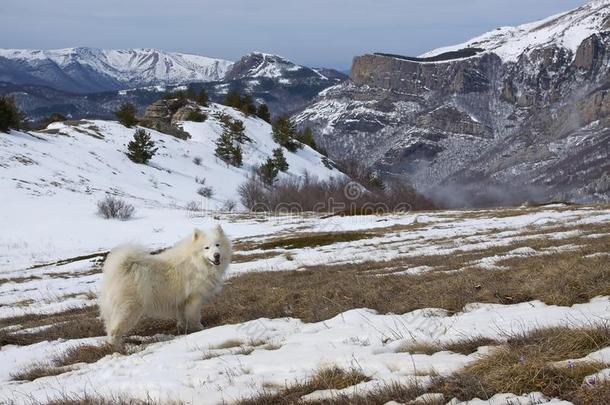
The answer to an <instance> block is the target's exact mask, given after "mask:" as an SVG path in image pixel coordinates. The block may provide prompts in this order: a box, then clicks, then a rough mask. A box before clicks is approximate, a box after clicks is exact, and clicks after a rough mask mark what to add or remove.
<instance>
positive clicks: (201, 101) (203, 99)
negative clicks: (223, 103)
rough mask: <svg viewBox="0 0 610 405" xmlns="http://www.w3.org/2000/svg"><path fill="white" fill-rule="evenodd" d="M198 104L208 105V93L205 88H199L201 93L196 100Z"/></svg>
mask: <svg viewBox="0 0 610 405" xmlns="http://www.w3.org/2000/svg"><path fill="white" fill-rule="evenodd" d="M195 101H196V102H197V104H199V105H200V106H204V107H206V106H207V105H208V102H209V99H208V93H206V92H205V89H201V90H199V94H198V95H197V99H196V100H195Z"/></svg>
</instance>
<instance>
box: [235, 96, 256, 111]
mask: <svg viewBox="0 0 610 405" xmlns="http://www.w3.org/2000/svg"><path fill="white" fill-rule="evenodd" d="M240 104H241V105H240V107H239V109H240V111H241V112H242V113H244V115H246V116H250V115H253V114H256V105H255V104H254V101H253V100H252V96H251V95H249V94H244V95H243V97H242V98H241V100H240Z"/></svg>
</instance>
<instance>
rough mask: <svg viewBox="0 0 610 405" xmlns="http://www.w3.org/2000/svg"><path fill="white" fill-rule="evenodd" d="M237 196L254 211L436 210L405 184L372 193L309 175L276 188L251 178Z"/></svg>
mask: <svg viewBox="0 0 610 405" xmlns="http://www.w3.org/2000/svg"><path fill="white" fill-rule="evenodd" d="M238 193H239V195H240V198H241V202H242V204H243V205H244V206H245V207H246V208H248V209H250V210H252V211H274V212H286V213H297V212H306V211H309V212H312V211H313V212H320V213H321V212H328V213H333V214H341V215H373V214H383V213H387V212H398V211H400V212H406V211H411V210H423V209H431V208H434V205H433V204H432V202H431V201H429V200H428V199H426V198H425V197H423V196H422V195H420V194H419V193H417V192H416V191H415V189H413V188H412V187H410V186H409V185H407V184H404V183H398V182H396V183H392V184H391V185H388V186H384V187H383V188H377V189H375V190H373V191H371V190H368V189H366V188H365V187H363V186H362V185H361V184H360V183H357V182H354V181H350V180H349V179H347V178H331V179H328V180H324V181H320V180H318V179H317V178H315V177H312V176H310V175H308V174H307V173H305V175H304V176H303V178H301V179H295V178H288V179H281V180H278V181H276V182H275V183H273V185H269V184H266V183H265V181H264V180H261V179H259V178H257V177H256V176H251V177H250V178H249V179H248V180H247V181H246V182H245V183H244V184H242V185H241V186H240V187H239V189H238Z"/></svg>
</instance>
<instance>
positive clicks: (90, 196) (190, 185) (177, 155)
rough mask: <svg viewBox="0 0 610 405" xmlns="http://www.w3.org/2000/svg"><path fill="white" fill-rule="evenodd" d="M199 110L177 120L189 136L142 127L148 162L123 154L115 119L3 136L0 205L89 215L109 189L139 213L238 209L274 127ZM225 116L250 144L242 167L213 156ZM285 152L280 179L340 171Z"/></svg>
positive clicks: (312, 156)
mask: <svg viewBox="0 0 610 405" xmlns="http://www.w3.org/2000/svg"><path fill="white" fill-rule="evenodd" d="M201 111H202V112H203V113H205V114H206V115H207V117H208V118H207V120H206V121H205V122H191V121H181V122H179V123H177V125H179V126H181V127H182V129H183V130H184V131H186V132H187V133H188V134H189V135H190V137H189V138H188V139H179V138H177V137H174V136H171V135H167V134H164V133H161V132H158V131H155V130H152V129H149V128H145V130H146V131H147V132H148V133H149V134H150V135H151V137H152V139H153V140H154V142H155V144H156V146H157V147H158V151H157V153H156V155H155V156H154V157H153V158H152V159H151V161H150V162H149V163H148V164H146V165H141V164H135V163H133V162H132V161H131V160H129V158H128V157H127V156H126V153H125V152H126V151H127V144H128V142H129V141H131V140H132V139H133V134H134V132H135V128H131V129H130V128H126V127H124V126H123V125H121V124H119V123H117V122H115V121H102V120H80V121H66V122H57V123H53V124H51V125H49V127H48V128H46V129H45V130H42V131H39V132H31V133H23V132H17V131H13V132H11V133H9V134H1V135H2V136H0V161H2V162H3V163H2V164H1V165H0V188H2V189H4V190H11V192H10V193H6V195H5V196H3V204H6V206H7V207H14V206H18V205H19V206H22V205H23V204H24V202H25V201H27V204H31V207H32V209H34V207H35V206H39V205H40V204H43V205H45V207H47V208H49V207H55V208H52V209H51V211H53V210H55V209H56V210H58V212H59V211H61V212H64V211H62V210H65V209H66V207H68V209H69V210H71V211H72V212H80V213H87V212H91V213H94V212H95V209H96V208H95V207H96V202H97V201H98V200H100V199H101V198H103V197H104V196H105V195H106V193H111V194H116V195H119V196H121V197H122V198H123V199H125V200H127V201H128V202H129V203H130V204H133V205H134V206H135V208H136V213H137V212H140V213H142V212H148V211H151V210H154V209H158V208H162V207H164V208H173V209H175V210H176V213H179V212H180V211H184V212H185V213H184V214H182V215H187V214H186V211H187V210H186V208H185V207H186V206H187V205H189V202H192V201H195V202H196V203H197V204H195V206H198V207H202V206H203V207H204V208H209V209H217V208H222V207H226V206H227V203H228V202H229V201H233V202H236V203H237V205H238V206H239V195H238V192H237V189H238V187H239V185H240V184H242V183H243V182H244V181H245V180H246V178H247V177H248V176H250V174H251V172H252V170H253V169H254V168H255V167H256V166H258V165H260V164H261V163H263V162H265V161H266V159H267V158H268V157H271V156H272V151H273V149H274V148H277V147H278V145H277V144H276V143H275V142H274V141H273V139H272V133H271V126H270V125H269V124H268V123H266V122H265V121H263V120H261V119H258V118H254V117H245V116H244V115H243V114H242V113H240V112H239V111H236V110H234V109H232V108H229V107H225V106H221V105H217V104H211V105H210V106H209V107H205V108H201ZM222 115H229V116H231V117H232V118H233V119H238V120H241V121H242V122H243V123H244V126H245V135H246V136H247V137H248V138H249V141H246V142H244V144H243V145H242V150H243V166H242V167H240V168H237V167H233V166H228V165H227V164H225V163H224V162H222V161H221V160H220V159H218V158H217V157H215V156H214V150H215V147H216V145H215V142H216V140H217V138H218V137H219V136H220V134H221V133H222V132H223V126H222V124H221V121H220V119H221V116H222ZM284 155H285V157H286V160H287V162H288V164H289V168H288V171H287V172H285V173H280V177H282V178H293V179H296V178H299V177H300V176H303V173H304V171H307V172H308V173H310V174H311V175H314V176H316V177H318V178H320V179H328V178H330V177H341V176H343V174H341V173H340V172H339V171H338V170H336V169H332V168H329V167H327V166H326V165H325V164H324V161H325V160H324V161H323V159H324V157H323V156H322V155H320V154H319V153H318V152H316V151H314V150H313V149H311V148H309V147H308V146H304V147H303V149H300V150H298V151H296V152H295V153H291V152H288V151H284ZM201 187H211V190H212V196H211V197H209V198H208V197H201V196H200V195H198V190H199V189H200V188H201ZM66 204H68V205H66ZM190 205H193V204H190ZM49 209H50V208H49ZM92 215H93V214H92Z"/></svg>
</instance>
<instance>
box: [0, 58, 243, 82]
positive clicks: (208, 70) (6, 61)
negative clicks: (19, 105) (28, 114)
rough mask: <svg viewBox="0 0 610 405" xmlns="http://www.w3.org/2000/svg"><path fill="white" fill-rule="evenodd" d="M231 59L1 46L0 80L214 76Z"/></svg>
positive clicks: (148, 79)
mask: <svg viewBox="0 0 610 405" xmlns="http://www.w3.org/2000/svg"><path fill="white" fill-rule="evenodd" d="M230 66H231V62H229V61H226V60H222V59H212V58H208V57H205V56H199V55H189V54H183V53H171V52H163V51H159V50H156V49H127V50H102V49H96V48H68V49H58V50H49V51H42V50H23V49H16V50H15V49H0V81H4V82H9V83H13V84H30V85H32V84H34V85H43V86H48V87H52V88H55V89H58V90H62V91H68V92H73V93H93V92H100V91H109V90H121V89H128V88H134V87H143V86H153V85H176V84H184V83H190V82H205V81H211V80H219V79H221V78H222V77H224V75H225V73H226V72H227V70H228V69H229V67H230Z"/></svg>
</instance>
